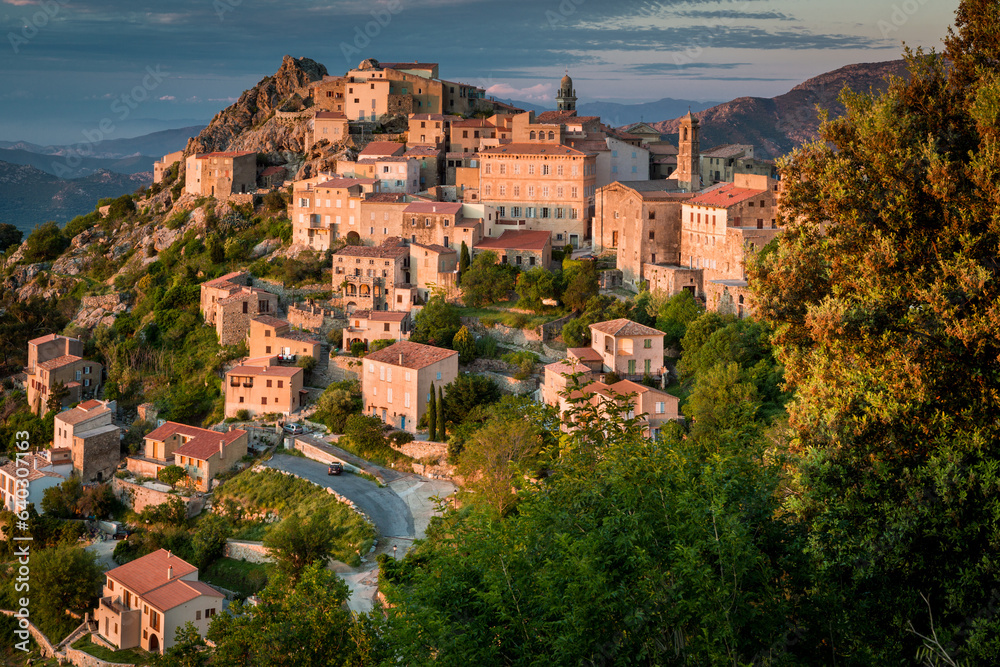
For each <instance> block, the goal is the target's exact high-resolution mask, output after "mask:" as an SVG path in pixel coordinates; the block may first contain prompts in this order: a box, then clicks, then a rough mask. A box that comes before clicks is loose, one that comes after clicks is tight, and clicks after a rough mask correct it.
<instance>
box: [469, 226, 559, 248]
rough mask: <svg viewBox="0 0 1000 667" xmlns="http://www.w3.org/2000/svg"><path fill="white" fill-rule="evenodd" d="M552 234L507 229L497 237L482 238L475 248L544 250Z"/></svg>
mask: <svg viewBox="0 0 1000 667" xmlns="http://www.w3.org/2000/svg"><path fill="white" fill-rule="evenodd" d="M551 238H552V235H551V234H550V233H549V232H545V231H528V230H520V231H513V230H509V231H506V232H504V233H503V234H501V235H500V236H499V237H498V238H495V239H494V238H484V239H482V240H481V241H480V242H479V243H477V244H476V245H475V246H473V247H474V248H475V249H477V250H544V249H545V244H546V243H549V242H550V240H551Z"/></svg>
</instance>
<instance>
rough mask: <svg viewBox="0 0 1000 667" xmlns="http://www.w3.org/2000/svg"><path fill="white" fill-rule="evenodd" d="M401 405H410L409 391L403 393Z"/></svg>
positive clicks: (406, 406) (405, 406)
mask: <svg viewBox="0 0 1000 667" xmlns="http://www.w3.org/2000/svg"><path fill="white" fill-rule="evenodd" d="M403 407H404V408H408V407H410V392H405V393H404V394H403Z"/></svg>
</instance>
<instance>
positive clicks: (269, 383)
mask: <svg viewBox="0 0 1000 667" xmlns="http://www.w3.org/2000/svg"><path fill="white" fill-rule="evenodd" d="M267 387H268V389H270V388H271V380H268V381H267Z"/></svg>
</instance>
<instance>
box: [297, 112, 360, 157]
mask: <svg viewBox="0 0 1000 667" xmlns="http://www.w3.org/2000/svg"><path fill="white" fill-rule="evenodd" d="M350 135H351V131H350V121H348V120H347V116H345V115H344V114H343V113H342V112H340V111H317V112H316V115H315V116H313V118H312V120H310V121H309V134H308V135H307V137H308V141H307V144H306V150H309V149H311V148H312V147H313V146H315V145H316V144H318V143H319V142H321V141H324V140H325V141H327V142H328V143H329V144H338V143H341V142H343V141H346V140H347V139H349V138H350Z"/></svg>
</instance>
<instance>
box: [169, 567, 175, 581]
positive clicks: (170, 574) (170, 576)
mask: <svg viewBox="0 0 1000 667" xmlns="http://www.w3.org/2000/svg"><path fill="white" fill-rule="evenodd" d="M173 578H174V566H173V565H168V566H167V581H170V580H171V579H173Z"/></svg>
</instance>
